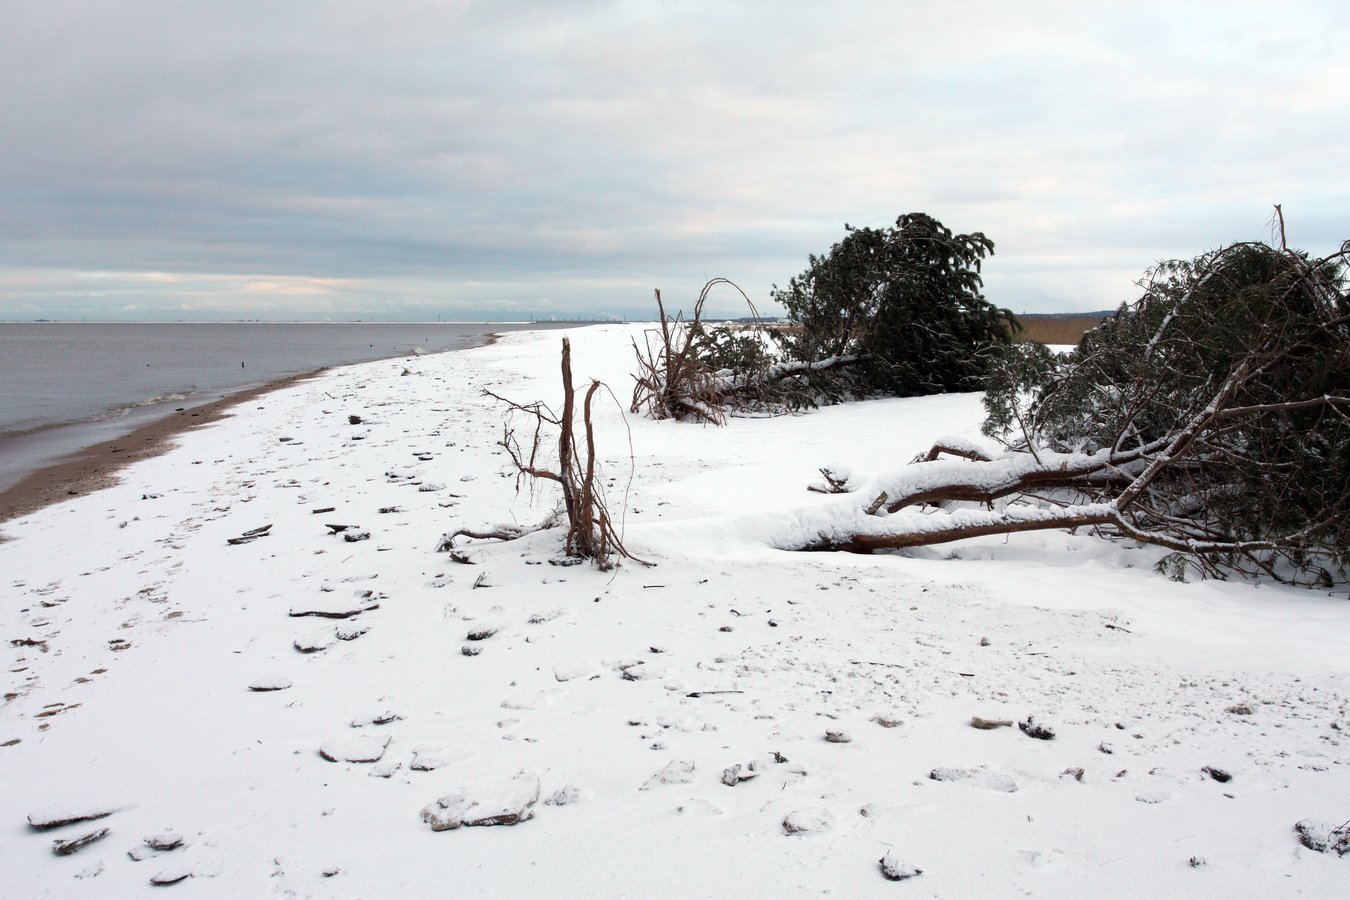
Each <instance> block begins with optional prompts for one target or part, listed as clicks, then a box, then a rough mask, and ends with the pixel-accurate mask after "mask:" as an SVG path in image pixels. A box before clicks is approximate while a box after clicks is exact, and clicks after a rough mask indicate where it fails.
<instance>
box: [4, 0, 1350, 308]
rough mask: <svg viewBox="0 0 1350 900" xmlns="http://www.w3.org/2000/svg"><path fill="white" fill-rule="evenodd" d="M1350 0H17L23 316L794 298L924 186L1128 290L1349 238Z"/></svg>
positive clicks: (980, 223) (1076, 298)
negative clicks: (1173, 271) (1082, 0)
mask: <svg viewBox="0 0 1350 900" xmlns="http://www.w3.org/2000/svg"><path fill="white" fill-rule="evenodd" d="M1337 6H1338V4H1336V3H1334V2H1312V0H1308V2H1294V3H1288V4H1285V5H1283V6H1281V7H1280V8H1279V9H1276V8H1274V7H1273V6H1270V5H1269V4H1265V3H1254V2H1229V3H1223V4H1172V3H1135V4H1129V5H1120V6H1114V5H1113V6H1110V7H1106V6H1104V5H1102V6H1099V5H1096V4H1069V3H1054V2H1042V3H1031V4H1007V3H998V2H987V3H978V2H977V3H973V4H964V5H962V6H961V7H960V8H959V11H957V10H955V9H954V8H952V7H949V6H943V5H941V4H928V3H916V2H905V3H895V2H891V3H844V4H835V5H829V6H827V5H825V4H820V3H814V2H813V3H768V2H741V3H731V2H725V3H716V4H714V3H675V2H665V3H663V2H646V3H642V2H594V3H588V4H575V3H569V4H555V3H498V4H488V3H458V4H456V3H444V2H385V3H381V4H378V5H375V4H355V3H337V2H331V3H319V2H310V3H284V4H282V3H275V2H270V3H260V2H231V3H206V2H203V3H193V4H182V3H176V2H151V0H123V2H119V3H105V2H63V0H47V2H44V3H42V4H24V3H10V4H7V5H6V12H5V16H4V18H5V22H6V27H5V29H4V30H3V31H2V32H0V79H3V83H5V84H6V85H7V89H6V90H5V91H4V92H3V93H0V120H3V121H4V122H5V123H6V127H5V128H3V129H0V318H29V317H34V316H40V315H46V316H73V315H88V316H90V317H97V316H106V317H127V316H132V317H154V316H161V315H162V316H167V317H174V318H177V317H188V318H191V317H206V318H210V317H222V316H223V317H229V318H234V317H264V318H278V317H299V318H307V317H328V316H332V317H352V316H359V317H373V316H384V317H399V318H404V317H412V318H419V317H430V316H434V315H436V314H442V315H445V316H446V317H453V316H460V315H466V316H486V315H544V314H548V313H550V312H554V313H560V314H586V313H600V312H607V311H614V312H620V313H627V314H629V315H641V314H646V313H648V312H650V304H649V298H650V289H651V288H652V287H656V286H660V287H662V288H663V289H664V293H665V294H666V296H667V297H670V298H674V299H677V300H683V301H685V302H687V301H688V300H691V299H692V298H693V296H694V295H695V294H696V293H697V289H698V286H699V285H700V284H701V283H702V282H703V281H704V280H705V279H706V278H707V277H711V276H714V275H725V276H728V277H731V278H733V279H735V280H737V281H738V282H740V283H742V284H743V285H744V286H745V287H746V289H747V291H748V292H749V293H750V295H751V296H752V298H754V299H755V300H756V302H757V303H761V304H763V303H764V302H765V301H767V295H768V290H769V285H770V284H772V283H774V282H778V283H783V282H786V280H787V279H788V278H789V277H791V276H792V275H793V274H794V273H796V272H798V271H800V269H801V268H802V267H803V265H804V264H805V261H806V256H807V254H809V253H812V252H817V253H818V252H821V251H824V250H825V249H827V248H828V246H829V245H830V244H831V243H832V242H833V241H835V240H837V239H838V238H839V237H840V236H841V235H842V225H843V223H844V222H851V223H853V224H857V225H885V224H888V223H889V222H891V221H893V220H894V218H895V216H896V215H897V214H899V213H901V212H904V211H909V210H924V211H927V212H930V213H932V214H934V215H936V216H938V217H939V218H941V219H942V220H943V221H944V222H946V223H947V224H948V225H949V226H951V227H953V228H954V229H957V230H961V231H972V230H980V231H984V232H985V233H986V234H988V235H989V236H990V237H992V238H993V239H994V241H995V242H996V244H997V245H998V254H997V256H996V257H995V259H994V260H992V261H991V262H990V263H989V265H988V268H987V270H986V272H987V275H986V286H987V288H988V291H987V293H988V294H989V296H990V298H991V299H993V300H995V301H996V302H998V303H1000V304H1003V305H1007V306H1011V307H1013V308H1014V309H1027V310H1053V309H1093V308H1102V307H1109V306H1113V305H1115V304H1116V303H1118V302H1119V301H1121V300H1123V299H1128V298H1129V297H1130V296H1131V294H1132V293H1133V286H1132V282H1133V280H1134V279H1135V278H1136V277H1137V276H1138V275H1139V273H1140V271H1141V270H1142V269H1143V268H1144V267H1145V266H1147V265H1149V264H1151V263H1152V262H1154V261H1156V260H1158V259H1160V258H1163V257H1169V256H1185V255H1191V254H1194V253H1196V252H1199V251H1200V250H1203V249H1205V248H1207V247H1211V246H1215V245H1218V244H1221V243H1224V242H1228V241H1232V240H1240V239H1251V238H1260V237H1264V236H1267V235H1268V233H1269V232H1268V228H1267V221H1268V219H1269V217H1270V212H1271V210H1270V204H1272V203H1275V202H1281V203H1283V204H1284V205H1285V209H1286V212H1287V214H1288V216H1289V219H1290V224H1291V240H1292V241H1294V242H1296V243H1298V244H1300V245H1302V246H1305V247H1307V248H1308V249H1310V250H1312V251H1314V252H1327V251H1329V250H1330V249H1332V248H1333V247H1334V246H1336V245H1337V244H1339V242H1340V240H1341V239H1343V238H1345V237H1347V236H1348V235H1346V234H1344V233H1343V232H1344V231H1345V230H1346V229H1345V225H1346V222H1345V218H1344V210H1345V209H1347V208H1350V203H1348V202H1347V201H1350V186H1348V182H1347V179H1346V178H1345V177H1344V172H1346V171H1350V149H1347V148H1350V115H1347V112H1350V110H1347V103H1346V101H1345V99H1344V96H1343V89H1342V86H1343V85H1344V84H1346V83H1350V64H1348V63H1347V62H1345V61H1343V56H1344V54H1343V45H1344V37H1345V29H1344V27H1343V26H1342V24H1341V20H1340V18H1339V15H1340V13H1339V10H1338V9H1337ZM736 309H737V307H736V304H734V303H732V302H731V298H728V299H727V301H726V303H725V304H724V307H723V308H722V310H721V311H728V312H730V311H736Z"/></svg>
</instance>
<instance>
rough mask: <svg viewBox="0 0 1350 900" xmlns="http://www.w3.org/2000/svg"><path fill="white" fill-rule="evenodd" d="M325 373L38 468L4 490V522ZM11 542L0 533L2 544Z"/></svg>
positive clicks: (228, 400)
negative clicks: (190, 432) (243, 406)
mask: <svg viewBox="0 0 1350 900" xmlns="http://www.w3.org/2000/svg"><path fill="white" fill-rule="evenodd" d="M323 371H325V370H324V369H316V370H315V371H313V372H307V373H304V374H301V375H291V376H288V377H286V378H280V379H278V380H276V381H270V382H268V383H267V384H263V385H259V386H258V387H254V388H248V389H246V390H243V391H238V392H236V393H233V394H228V395H226V396H224V397H221V398H220V399H219V400H215V401H212V402H210V403H206V404H203V405H201V406H194V407H188V408H185V409H182V410H179V411H177V412H175V413H173V414H172V415H169V416H166V417H164V418H162V419H156V420H155V421H153V422H149V423H147V424H145V425H142V426H141V427H140V428H137V429H136V430H135V431H133V432H131V433H130V434H127V435H123V436H122V437H118V438H114V439H112V440H109V441H103V442H102V443H99V444H94V445H93V446H92V447H86V448H84V449H83V450H80V451H79V452H78V453H75V454H73V455H72V456H71V457H70V458H68V459H66V460H64V461H62V462H59V463H56V464H55V465H51V466H47V467H46V468H43V469H39V470H38V471H36V472H34V473H32V474H31V475H28V476H27V477H25V478H24V479H23V480H22V481H20V482H18V483H17V484H15V485H13V486H12V487H10V488H9V489H7V490H5V491H3V492H0V523H4V522H8V521H11V520H13V519H17V518H19V517H20V516H25V515H28V514H29V513H32V512H36V511H37V510H39V509H42V508H43V507H44V506H50V505H51V504H53V503H59V502H61V501H62V500H66V499H68V498H70V497H75V496H78V495H80V494H88V493H90V492H92V491H97V490H100V489H102V488H105V487H108V486H109V485H112V484H115V483H116V481H117V471H118V470H119V469H121V468H122V467H124V466H127V465H130V464H131V463H133V462H136V461H138V460H142V459H147V458H148V457H151V456H158V455H159V454H161V453H163V452H165V451H166V450H167V449H168V448H169V446H170V441H171V440H172V439H173V438H174V437H175V436H177V435H179V434H181V433H183V432H184V431H187V430H188V429H191V428H195V427H197V426H199V425H205V424H207V423H209V422H215V421H218V420H219V419H221V418H223V417H225V416H227V415H229V413H230V411H231V409H233V408H234V407H236V406H238V405H240V404H242V403H247V402H249V401H250V400H255V399H257V398H258V397H261V396H263V395H264V394H268V393H271V392H272V391H275V390H279V389H280V388H284V387H289V386H290V385H292V384H295V383H297V382H299V381H304V380H306V379H309V378H313V377H314V376H316V375H318V374H320V373H321V372H323ZM7 539H8V538H7V537H6V536H5V535H4V534H3V533H0V541H3V540H7Z"/></svg>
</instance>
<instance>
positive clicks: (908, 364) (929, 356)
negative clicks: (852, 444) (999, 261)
mask: <svg viewBox="0 0 1350 900" xmlns="http://www.w3.org/2000/svg"><path fill="white" fill-rule="evenodd" d="M845 228H846V230H847V234H845V236H844V238H843V240H841V241H840V242H839V243H837V244H835V245H834V246H833V247H831V248H830V251H829V253H827V254H826V255H824V256H814V255H813V256H811V257H810V262H809V265H808V266H807V269H806V271H804V272H803V273H802V274H800V275H798V276H796V277H795V278H793V279H792V280H791V281H790V282H788V286H787V287H786V288H785V289H780V288H777V287H775V289H774V294H773V296H774V299H775V300H776V301H777V302H778V303H780V304H782V306H783V307H784V309H786V310H787V314H788V317H789V318H790V320H791V321H792V323H793V325H794V327H793V328H792V329H790V330H788V331H786V332H785V333H784V334H783V336H782V338H781V343H782V345H783V348H784V352H785V356H786V357H787V359H789V360H794V361H800V362H813V361H816V360H821V359H826V358H829V357H832V356H857V357H859V361H858V363H857V364H856V365H852V366H849V367H847V368H843V369H839V370H837V371H832V372H830V373H829V374H821V375H816V376H813V377H812V379H811V383H812V385H813V387H814V388H815V389H816V390H819V391H820V392H822V393H823V394H824V395H825V396H826V397H828V398H830V399H838V398H840V397H842V396H846V395H850V394H852V395H871V394H893V395H897V396H913V395H919V394H936V393H945V392H950V391H970V390H978V389H979V388H980V386H981V379H982V378H983V377H984V375H985V373H986V371H987V369H988V365H989V360H990V356H991V351H992V349H993V348H994V347H996V346H999V345H1002V344H1007V343H1008V342H1009V341H1010V340H1011V337H1012V332H1013V330H1014V329H1015V328H1016V327H1017V325H1016V320H1015V319H1014V318H1013V316H1012V314H1011V313H1010V312H1008V311H1007V310H1003V309H999V308H997V307H995V306H994V305H993V304H991V303H989V302H988V301H987V300H985V298H984V296H983V294H982V293H981V289H982V287H983V282H982V281H981V278H980V266H981V263H982V261H983V259H984V258H985V256H987V255H991V254H992V253H993V252H994V244H993V242H992V241H990V240H989V239H988V238H987V237H985V236H984V235H983V234H981V233H979V232H975V233H974V234H953V233H952V231H951V229H949V228H947V227H945V226H944V225H943V224H942V223H941V222H939V221H938V220H936V219H934V218H933V217H931V216H928V215H926V214H924V213H907V214H905V215H902V216H900V217H899V218H898V219H896V220H895V227H893V228H884V229H876V228H854V227H852V226H847V225H846V226H845Z"/></svg>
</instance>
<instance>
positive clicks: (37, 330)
mask: <svg viewBox="0 0 1350 900" xmlns="http://www.w3.org/2000/svg"><path fill="white" fill-rule="evenodd" d="M541 327H549V326H548V325H543V324H530V323H507V324H503V323H442V322H427V323H406V322H400V323H385V322H381V323H375V322H352V323H308V322H304V323H301V322H297V323H260V322H228V323H227V322H220V323H143V324H137V323H109V322H98V323H92V322H91V323H85V322H15V323H0V490H4V489H6V488H8V487H10V486H12V485H13V484H15V483H16V482H18V481H19V480H20V479H22V478H23V477H24V476H25V475H27V474H29V473H31V472H33V471H36V470H38V469H40V468H42V467H44V466H47V465H51V464H52V463H55V462H59V461H61V460H63V459H68V458H71V457H72V456H74V455H77V454H78V452H79V451H80V450H81V449H83V448H86V447H90V446H92V445H94V444H97V443H100V442H102V441H107V440H112V439H114V438H118V437H121V436H123V435H125V434H129V433H130V432H131V431H133V430H135V429H136V428H138V427H140V426H141V425H143V424H145V423H147V422H150V421H153V420H155V419H157V418H160V417H163V416H167V415H169V414H171V413H173V412H174V411H175V410H176V409H179V408H184V407H191V406H194V405H201V404H204V403H209V402H211V401H213V400H218V399H220V398H221V397H222V396H225V395H227V394H229V393H233V392H235V391H240V390H245V389H247V388H251V387H256V386H258V385H261V384H265V383H266V382H269V381H275V380H276V379H278V378H283V377H285V376H287V375H296V374H300V373H304V372H312V371H314V370H315V369H321V368H326V367H329V366H337V365H346V364H348V363H357V362H368V361H370V360H376V359H386V358H390V357H397V356H408V355H412V354H416V353H440V352H444V351H447V350H460V349H464V348H467V347H473V346H477V345H479V344H482V343H485V342H486V341H487V340H488V336H489V335H490V334H493V333H496V332H503V331H513V330H519V329H523V328H541Z"/></svg>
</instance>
